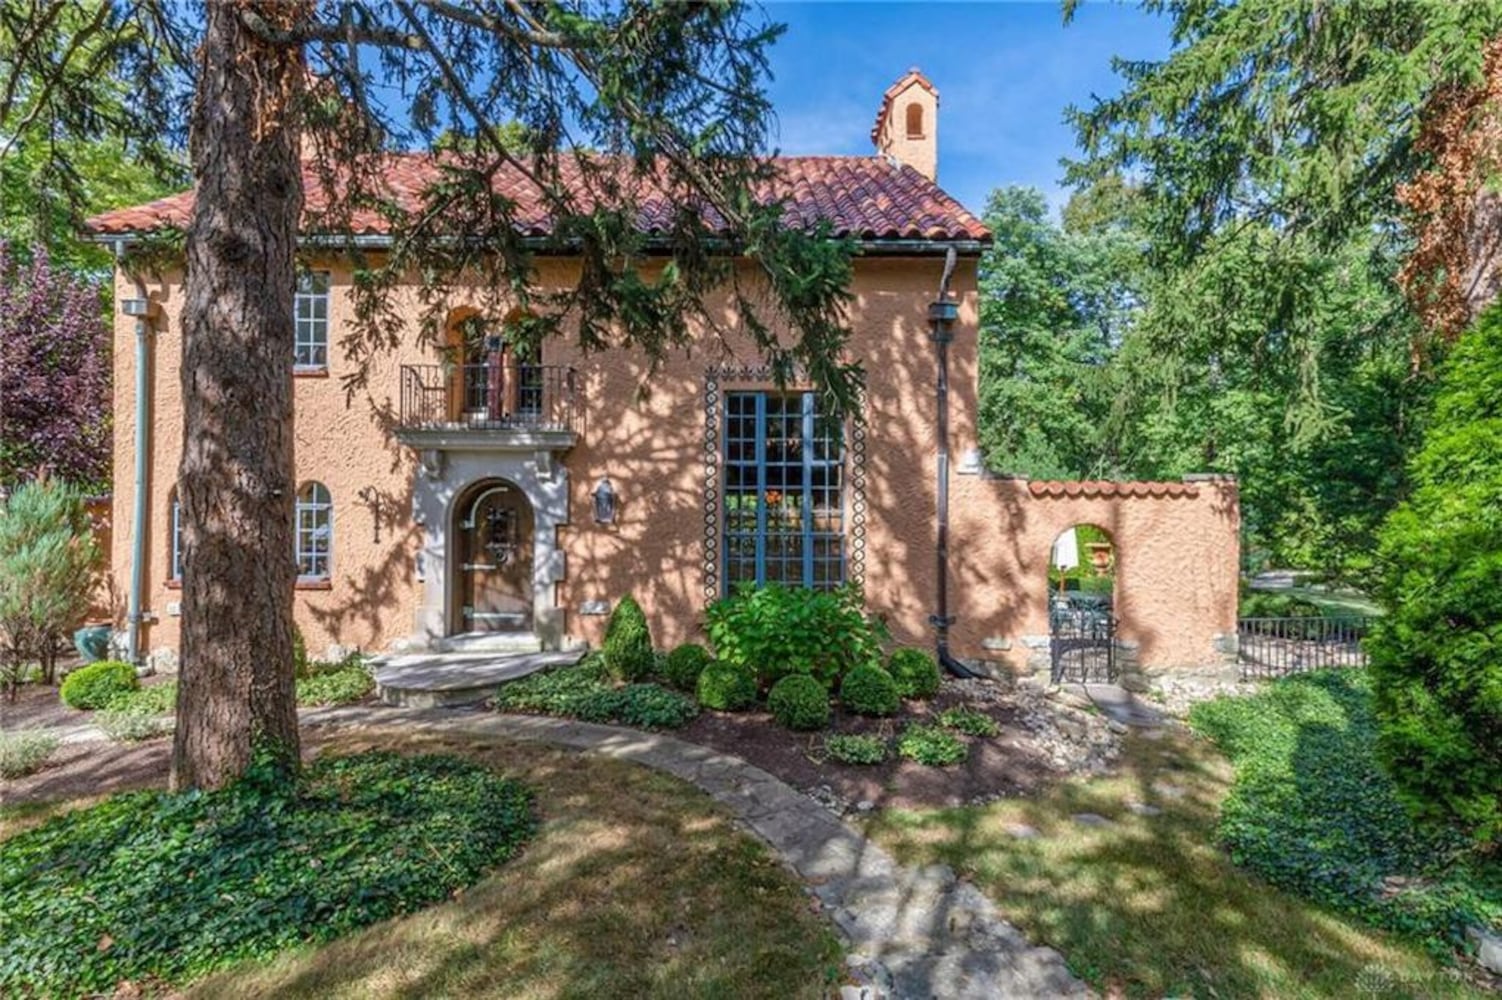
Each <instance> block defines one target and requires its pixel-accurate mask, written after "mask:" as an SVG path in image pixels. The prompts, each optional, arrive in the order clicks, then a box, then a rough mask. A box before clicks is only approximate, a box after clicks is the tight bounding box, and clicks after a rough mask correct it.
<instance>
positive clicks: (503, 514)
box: [454, 480, 532, 632]
mask: <svg viewBox="0 0 1502 1000" xmlns="http://www.w3.org/2000/svg"><path fill="white" fill-rule="evenodd" d="M457 517H458V518H459V523H458V524H457V525H456V526H455V527H456V529H457V530H456V531H455V532H454V538H455V539H456V541H457V543H458V548H459V553H458V554H459V560H458V571H459V579H458V587H457V588H456V591H457V597H458V607H457V609H456V612H457V613H456V615H455V622H454V626H455V631H456V632H525V631H529V630H530V629H531V628H532V505H531V504H529V503H528V502H527V498H526V497H525V496H524V495H523V494H522V491H521V490H519V489H517V488H516V487H515V486H513V485H512V484H510V483H506V482H502V481H499V480H495V481H491V482H488V483H481V484H480V485H478V486H476V487H475V488H474V489H473V490H471V491H470V496H469V498H468V499H467V500H466V501H465V502H464V503H461V504H460V505H459V508H458V511H457Z"/></svg>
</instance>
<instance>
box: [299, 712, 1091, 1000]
mask: <svg viewBox="0 0 1502 1000" xmlns="http://www.w3.org/2000/svg"><path fill="white" fill-rule="evenodd" d="M302 721H303V724H304V725H306V726H347V725H393V726H400V727H402V728H404V729H412V730H419V731H428V732H432V733H435V734H440V735H447V736H452V735H455V734H461V733H462V734H465V735H470V736H481V737H490V738H503V739H513V740H525V741H529V742H537V743H548V744H552V745H555V746H563V747H570V748H574V749H578V750H586V751H589V752H592V753H599V754H603V755H606V756H609V757H616V758H620V759H622V760H629V761H632V762H634V763H637V764H641V765H643V766H646V767H650V768H654V769H656V770H659V771H664V772H666V773H668V774H671V775H673V776H674V777H677V778H680V779H682V780H684V781H687V782H689V783H690V784H693V785H696V786H697V787H699V788H701V789H703V790H704V791H705V792H707V793H708V794H709V795H710V796H711V797H713V798H714V799H715V800H716V801H717V802H720V803H722V804H723V805H725V806H726V807H727V808H729V809H730V811H731V812H732V813H733V814H734V815H735V816H736V817H737V818H738V819H739V820H740V822H741V823H742V824H743V825H744V826H746V827H747V828H748V829H750V830H751V831H752V832H753V833H755V834H756V835H757V836H759V837H760V838H761V839H762V840H764V841H766V842H767V843H768V844H769V845H770V846H771V847H772V848H773V850H775V851H776V852H777V853H778V854H779V855H781V856H782V858H783V860H784V861H785V862H786V863H787V864H788V865H789V866H791V867H792V869H793V870H794V871H795V872H796V873H797V874H798V875H799V877H800V878H802V879H803V880H804V882H806V883H807V884H808V885H809V886H810V887H811V889H812V891H813V893H814V894H815V895H816V896H817V897H818V898H819V900H820V901H821V902H822V903H823V905H824V907H825V909H826V912H828V913H829V914H830V916H831V917H832V919H833V920H834V923H835V924H836V926H837V927H838V928H839V929H840V931H841V932H842V933H843V934H844V936H845V938H846V939H847V941H848V942H849V945H850V955H849V957H848V958H847V964H848V965H849V967H850V970H851V972H852V974H853V975H854V977H855V978H857V979H858V980H860V981H861V982H862V983H864V984H865V985H863V986H846V987H844V988H843V990H842V997H844V998H850V1000H854V998H862V1000H879V998H886V997H892V998H897V997H901V998H908V997H912V998H928V997H943V998H946V1000H948V998H956V1000H958V998H971V997H974V998H987V1000H990V998H998V997H1004V998H1024V997H1085V996H1090V995H1091V994H1090V991H1089V990H1088V989H1087V988H1086V987H1085V986H1084V984H1082V983H1081V982H1080V981H1079V980H1077V979H1075V978H1074V976H1073V975H1071V974H1070V972H1069V970H1068V968H1066V967H1065V965H1064V961H1063V959H1062V958H1061V957H1060V955H1059V953H1058V952H1056V951H1054V950H1053V949H1052V948H1042V947H1034V946H1032V945H1030V944H1028V942H1027V940H1026V938H1024V937H1023V935H1022V933H1021V932H1020V931H1018V930H1017V928H1015V927H1013V926H1012V925H1011V924H1009V923H1007V922H1006V921H1004V920H1003V919H1001V917H1000V915H999V914H998V913H997V911H996V907H995V905H994V904H992V902H991V901H990V900H989V899H987V898H986V897H985V896H984V895H983V894H982V893H981V892H980V891H979V890H978V889H976V888H975V887H974V886H973V885H971V884H969V883H968V882H962V881H959V880H957V879H956V878H955V874H954V872H953V871H951V870H950V869H949V868H948V867H945V866H943V865H937V866H931V867H927V868H909V867H904V866H902V865H899V864H897V862H896V861H894V860H893V859H892V857H891V856H890V855H888V854H887V853H886V852H885V851H883V850H882V849H881V848H880V847H877V846H876V845H875V844H873V843H871V842H870V841H869V840H867V839H866V838H865V837H863V836H861V835H860V834H859V833H856V832H855V831H854V830H852V829H851V828H850V827H848V826H846V825H845V824H844V823H842V822H841V821H840V820H839V819H838V818H837V817H835V816H833V815H832V814H830V813H829V812H828V811H826V810H824V809H823V808H821V807H820V806H819V805H818V804H817V803H815V802H814V801H813V800H812V799H810V798H808V797H807V796H805V795H803V794H801V793H800V792H798V791H795V790H794V789H793V788H791V787H790V786H788V785H786V784H784V783H783V782H782V781H779V780H778V779H777V778H775V777H773V776H772V775H770V774H768V773H767V772H766V771H763V770H761V769H760V768H757V767H753V766H751V765H750V764H748V763H746V762H745V761H743V760H741V759H740V758H738V757H733V756H730V755H727V754H722V753H719V752H717V751H714V750H710V749H708V748H706V747H701V746H698V745H696V744H693V743H687V742H684V741H683V740H679V739H674V738H673V737H671V736H664V735H662V734H658V733H645V732H639V731H637V730H632V729H619V728H616V727H614V726H598V725H591V724H589V723H584V722H574V721H571V720H567V719H551V718H537V717H530V716H512V715H496V714H480V713H475V712H454V711H444V710H435V709H394V708H382V707H372V706H354V707H349V708H329V709H318V710H314V711H310V712H306V713H303V715H302Z"/></svg>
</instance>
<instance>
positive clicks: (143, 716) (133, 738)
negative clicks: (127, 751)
mask: <svg viewBox="0 0 1502 1000" xmlns="http://www.w3.org/2000/svg"><path fill="white" fill-rule="evenodd" d="M113 705H114V703H113V702H112V703H111V706H112V707H110V708H103V709H100V710H99V713H98V714H97V715H95V716H94V724H95V725H97V726H98V727H99V728H100V729H102V730H104V735H106V736H108V737H109V738H110V739H112V740H114V741H115V742H117V743H139V742H141V741H142V740H150V739H155V738H156V737H158V736H163V735H165V734H167V733H168V732H170V731H171V730H172V723H171V721H170V720H169V719H166V718H164V717H163V716H162V714H161V713H159V712H154V711H151V710H150V708H148V707H144V706H138V705H130V706H128V707H126V708H115V707H113Z"/></svg>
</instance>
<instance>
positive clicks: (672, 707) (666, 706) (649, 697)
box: [495, 659, 699, 729]
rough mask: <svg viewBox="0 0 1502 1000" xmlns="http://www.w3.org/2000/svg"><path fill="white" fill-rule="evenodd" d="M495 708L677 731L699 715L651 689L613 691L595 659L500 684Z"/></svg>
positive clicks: (677, 698) (684, 701)
mask: <svg viewBox="0 0 1502 1000" xmlns="http://www.w3.org/2000/svg"><path fill="white" fill-rule="evenodd" d="M495 707H496V708H497V710H499V711H502V712H535V713H538V714H541V715H561V716H565V717H567V718H571V719H581V720H583V721H585V722H610V723H620V724H622V725H627V726H637V727H640V728H643V729H677V728H679V727H680V726H684V725H686V724H688V722H689V721H691V720H692V719H693V717H694V716H695V715H698V714H699V710H698V708H697V707H696V706H695V705H694V703H693V701H692V700H690V699H689V698H686V697H684V696H683V695H681V694H678V693H677V692H676V691H669V690H667V689H666V688H662V687H659V686H657V685H656V684H628V685H626V686H625V687H623V688H618V687H616V686H615V685H614V684H612V683H611V682H610V681H609V680H608V679H607V678H606V676H605V674H604V670H603V668H602V667H601V666H600V664H599V661H598V659H586V660H584V661H583V662H581V663H580V664H579V665H578V666H574V667H561V668H559V669H557V670H548V671H544V672H542V673H536V674H532V675H531V676H529V677H523V678H522V679H521V680H517V681H511V682H509V683H507V684H504V685H502V686H501V689H500V690H499V691H498V692H497V693H496V696H495Z"/></svg>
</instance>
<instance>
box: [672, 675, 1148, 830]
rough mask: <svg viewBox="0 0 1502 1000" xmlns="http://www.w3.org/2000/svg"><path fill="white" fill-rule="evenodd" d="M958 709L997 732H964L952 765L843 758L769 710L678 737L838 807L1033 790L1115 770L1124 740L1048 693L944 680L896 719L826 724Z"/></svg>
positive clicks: (948, 802) (870, 726)
mask: <svg viewBox="0 0 1502 1000" xmlns="http://www.w3.org/2000/svg"><path fill="white" fill-rule="evenodd" d="M957 707H965V708H969V709H971V710H974V711H977V712H981V713H983V714H985V715H988V716H990V717H991V718H992V719H995V720H996V722H997V723H998V724H999V725H1000V726H1001V734H1000V735H999V736H995V737H988V738H978V737H977V738H971V737H961V738H962V739H965V740H966V742H968V743H969V744H970V756H969V758H968V759H966V760H965V761H964V762H963V763H961V764H957V765H954V766H952V767H926V766H924V765H921V764H916V763H913V762H912V761H908V760H903V759H900V758H895V757H894V758H893V759H891V760H888V761H886V762H885V763H882V764H877V765H865V766H860V765H851V764H842V763H839V762H838V761H833V760H830V759H828V757H827V756H826V755H825V754H824V751H823V742H824V733H812V734H809V733H794V732H790V731H788V730H786V729H784V728H783V727H781V726H779V725H778V724H777V723H776V722H775V721H774V720H773V719H772V717H771V716H770V715H769V714H767V713H766V712H744V713H735V714H731V713H723V712H705V713H703V714H702V715H700V716H699V717H698V718H697V719H695V720H694V721H693V722H691V723H690V724H689V725H688V726H686V727H685V728H684V729H682V730H679V731H678V732H676V733H675V734H674V735H676V736H680V737H682V738H683V739H686V740H689V741H691V742H694V743H701V744H703V745H705V746H709V747H713V748H714V749H716V750H722V751H724V752H726V753H732V754H735V755H736V756H737V757H741V758H743V759H745V760H747V761H749V762H751V763H752V764H755V765H756V766H757V767H760V768H762V769H763V770H765V771H768V772H770V773H772V774H774V775H776V776H777V777H779V778H781V779H782V780H783V781H785V782H787V783H788V784H790V785H792V786H793V787H794V788H797V789H799V790H801V791H804V792H807V793H809V794H810V795H812V796H813V797H814V798H815V799H817V800H818V801H820V802H821V803H822V804H823V805H825V806H827V807H829V808H831V809H833V810H834V811H836V812H841V813H843V812H850V811H855V812H866V811H869V810H871V809H873V808H875V809H887V808H901V809H909V808H921V807H932V806H958V805H966V804H970V803H976V802H988V801H994V800H996V799H1002V798H1012V797H1016V796H1022V795H1030V794H1033V793H1035V792H1037V791H1038V790H1040V789H1041V788H1043V787H1045V786H1047V785H1050V784H1054V783H1056V782H1058V781H1060V780H1062V779H1064V778H1066V777H1068V776H1070V775H1074V774H1079V773H1101V772H1102V771H1105V770H1107V769H1109V766H1110V762H1111V761H1112V760H1113V759H1114V758H1115V756H1116V753H1117V752H1118V750H1119V740H1118V739H1117V738H1116V734H1115V733H1114V732H1113V731H1112V730H1111V729H1110V728H1109V724H1108V723H1107V722H1106V721H1105V720H1104V719H1103V718H1100V717H1099V716H1094V715H1091V714H1090V713H1087V712H1082V711H1079V710H1077V709H1075V708H1073V707H1071V706H1068V705H1065V704H1062V703H1059V702H1057V701H1055V700H1053V699H1050V698H1048V697H1046V696H1045V695H1044V694H1043V693H1042V692H1035V691H1030V690H1027V689H1008V688H1004V687H1003V686H1001V685H999V684H995V683H991V682H988V681H958V680H946V681H945V682H944V684H943V686H942V687H941V689H940V691H939V694H938V695H937V696H936V697H935V698H934V699H933V700H932V701H930V702H927V703H924V702H905V703H904V704H903V708H902V711H901V712H900V713H899V715H897V716H896V717H895V718H892V719H866V718H861V717H859V716H853V715H845V714H843V713H841V712H840V711H839V710H838V709H836V711H835V716H834V719H833V721H832V724H831V727H830V730H829V731H830V732H837V733H870V734H874V735H878V736H882V737H887V738H894V737H896V736H897V734H898V733H900V732H901V731H902V729H903V727H904V726H906V725H907V724H909V723H911V722H934V721H935V719H936V718H937V716H938V715H939V713H941V712H943V711H944V710H945V709H949V708H957Z"/></svg>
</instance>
